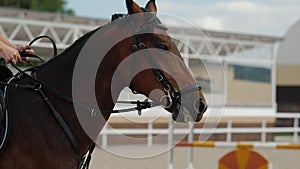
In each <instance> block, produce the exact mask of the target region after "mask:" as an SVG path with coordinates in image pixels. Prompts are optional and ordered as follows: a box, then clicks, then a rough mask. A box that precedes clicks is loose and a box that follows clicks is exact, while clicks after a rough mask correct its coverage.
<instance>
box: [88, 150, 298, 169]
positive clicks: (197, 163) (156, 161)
mask: <svg viewBox="0 0 300 169" xmlns="http://www.w3.org/2000/svg"><path fill="white" fill-rule="evenodd" d="M160 149H163V147H159V146H156V147H151V148H147V147H145V146H126V147H124V146H123V147H112V148H111V149H110V150H111V151H113V152H126V153H129V154H137V156H139V155H140V153H141V154H144V153H149V152H150V153H149V154H151V152H153V153H154V154H155V153H156V152H157V151H158V152H159V151H160ZM232 150H233V149H229V148H218V149H216V148H195V149H194V153H193V154H194V169H215V168H217V162H218V160H219V159H220V158H221V157H222V156H223V155H225V154H227V153H229V152H230V151H232ZM254 151H256V152H258V153H260V154H261V155H262V156H264V157H265V158H266V159H267V160H269V162H270V163H271V164H272V166H273V168H272V169H298V168H299V166H300V150H274V149H260V150H254ZM119 154H121V153H119ZM187 154H188V148H182V147H177V148H175V150H174V167H173V168H174V169H186V167H187ZM167 161H168V153H163V154H160V155H155V156H153V157H148V158H143V159H134V158H126V157H120V156H118V155H115V154H113V153H110V152H107V151H105V150H103V149H101V148H97V149H96V150H95V152H94V154H93V160H92V164H91V169H167V167H168V164H167Z"/></svg>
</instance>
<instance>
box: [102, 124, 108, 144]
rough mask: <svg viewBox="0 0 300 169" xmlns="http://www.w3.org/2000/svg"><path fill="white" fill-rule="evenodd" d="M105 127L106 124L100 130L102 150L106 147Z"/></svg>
mask: <svg viewBox="0 0 300 169" xmlns="http://www.w3.org/2000/svg"><path fill="white" fill-rule="evenodd" d="M107 125H108V123H106V124H105V125H104V126H103V129H102V134H101V135H102V147H103V148H106V147H107Z"/></svg>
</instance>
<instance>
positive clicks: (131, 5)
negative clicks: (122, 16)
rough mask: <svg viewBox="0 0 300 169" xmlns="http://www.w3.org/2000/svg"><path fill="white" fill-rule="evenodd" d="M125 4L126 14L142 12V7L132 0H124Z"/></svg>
mask: <svg viewBox="0 0 300 169" xmlns="http://www.w3.org/2000/svg"><path fill="white" fill-rule="evenodd" d="M126 6H127V10H128V14H135V13H143V12H144V11H143V10H142V8H141V7H140V6H139V5H138V4H136V3H135V2H134V1H133V0H126Z"/></svg>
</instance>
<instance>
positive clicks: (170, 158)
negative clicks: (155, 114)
mask: <svg viewBox="0 0 300 169" xmlns="http://www.w3.org/2000/svg"><path fill="white" fill-rule="evenodd" d="M173 134H174V124H173V120H172V117H170V118H169V134H168V149H169V151H168V169H173V158H174V157H173V156H174V152H173V149H174V147H173V139H174V138H173Z"/></svg>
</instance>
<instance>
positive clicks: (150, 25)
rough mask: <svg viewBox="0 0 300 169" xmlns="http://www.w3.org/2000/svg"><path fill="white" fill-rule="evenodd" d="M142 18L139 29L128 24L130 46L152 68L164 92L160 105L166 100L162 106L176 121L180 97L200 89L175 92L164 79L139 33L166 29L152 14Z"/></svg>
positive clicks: (191, 88)
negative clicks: (131, 40)
mask: <svg viewBox="0 0 300 169" xmlns="http://www.w3.org/2000/svg"><path fill="white" fill-rule="evenodd" d="M144 11H145V9H144ZM114 16H115V17H123V16H126V15H122V14H115V15H113V17H114ZM143 16H145V17H146V22H145V23H144V24H143V26H141V27H140V28H138V27H137V25H136V23H135V22H134V21H133V20H131V22H130V26H131V29H132V30H133V34H134V35H133V38H134V43H133V45H132V49H133V52H137V51H142V52H143V54H144V56H145V57H146V59H147V61H148V62H149V64H150V65H151V67H152V71H153V73H154V76H155V77H156V79H157V80H158V82H159V83H160V84H161V86H162V87H163V90H164V92H165V96H163V97H162V98H161V99H160V102H161V105H163V103H162V102H163V100H164V99H167V101H168V105H163V106H164V108H167V109H170V110H171V111H172V112H173V114H172V116H173V119H176V118H177V117H178V114H179V111H180V107H181V96H182V95H185V94H187V93H191V92H194V91H199V90H201V89H202V87H201V86H199V85H198V84H196V85H195V86H191V87H188V88H184V89H181V90H177V89H176V88H175V87H174V86H173V84H172V83H171V82H170V80H169V79H168V78H167V77H166V75H165V73H164V72H163V70H162V69H161V68H160V66H159V65H158V64H157V62H155V60H153V58H152V56H151V54H150V52H149V51H148V50H147V46H146V44H145V43H144V42H143V41H142V39H141V37H140V33H141V32H144V31H145V30H147V31H148V32H149V31H152V32H153V30H154V28H158V29H162V30H164V31H167V30H168V28H167V27H166V26H165V25H163V24H162V23H161V21H160V20H159V19H158V18H157V17H156V16H154V15H153V14H152V13H149V12H146V13H143ZM113 19H117V18H113ZM133 82H134V80H132V81H131V83H130V86H129V88H130V89H131V90H132V92H133V93H137V92H136V91H134V89H133Z"/></svg>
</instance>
